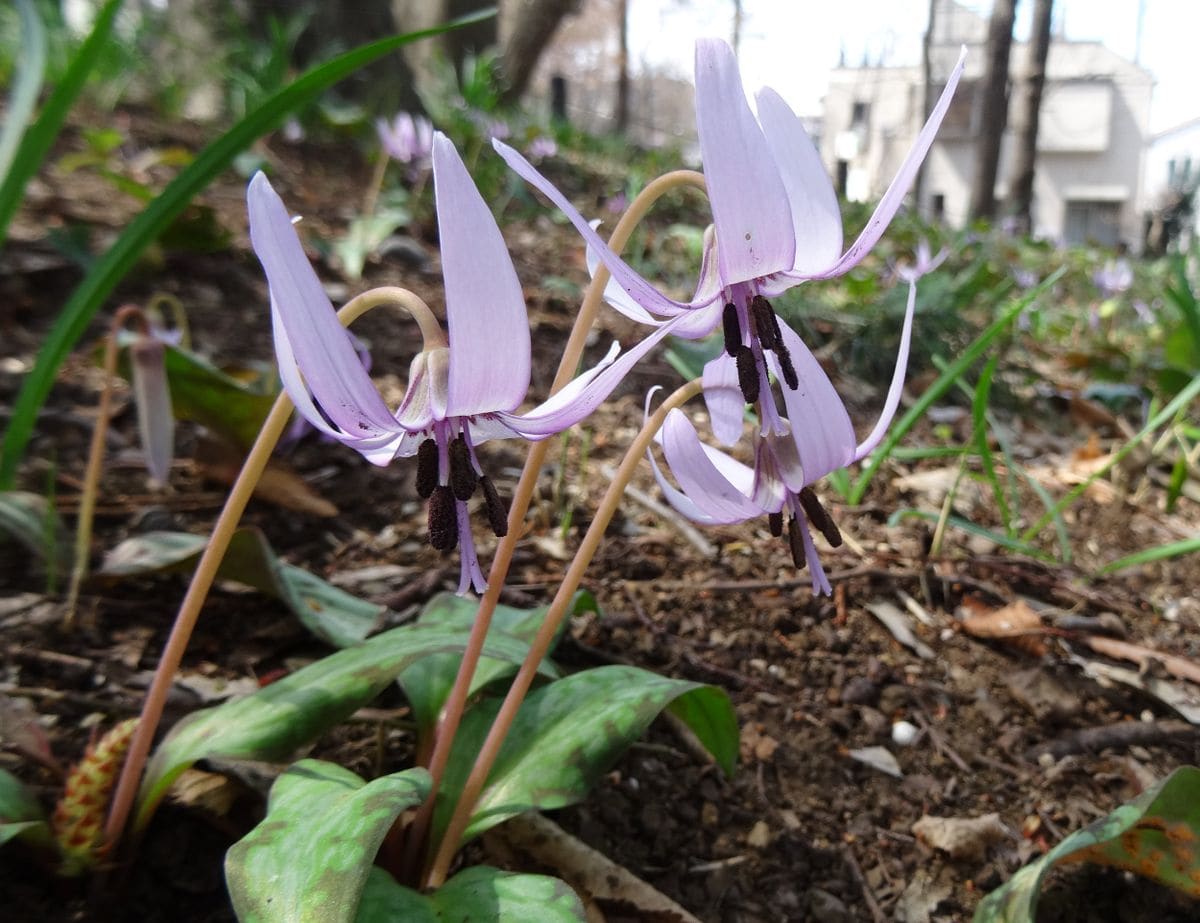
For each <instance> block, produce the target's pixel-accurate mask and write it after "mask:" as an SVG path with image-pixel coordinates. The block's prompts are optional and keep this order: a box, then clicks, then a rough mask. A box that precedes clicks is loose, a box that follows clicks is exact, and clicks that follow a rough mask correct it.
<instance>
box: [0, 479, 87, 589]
mask: <svg viewBox="0 0 1200 923" xmlns="http://www.w3.org/2000/svg"><path fill="white" fill-rule="evenodd" d="M5 538H10V539H13V540H14V541H17V542H19V543H20V544H22V545H24V546H25V548H26V549H28V550H29V551H30V552H31V553H32V554H34V555H36V556H37V557H38V558H41V559H42V560H43V561H45V562H46V565H47V567H49V568H54V569H55V570H56V572H57V573H67V572H69V571H70V569H71V547H70V545H69V544H68V542H67V539H68V538H69V533H68V532H67V531H66V530H65V529H64V528H63V524H62V520H60V519H59V518H58V513H57V512H56V511H55V509H54V507H53V506H51V505H50V503H49V501H47V500H46V498H45V497H43V496H41V495H40V494H35V493H30V492H29V491H25V490H3V491H0V544H3V541H4V539H5Z"/></svg>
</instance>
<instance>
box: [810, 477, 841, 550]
mask: <svg viewBox="0 0 1200 923" xmlns="http://www.w3.org/2000/svg"><path fill="white" fill-rule="evenodd" d="M800 506H802V507H803V508H804V512H805V513H806V514H807V515H808V520H809V522H811V523H812V524H813V526H814V527H815V528H816V530H817V531H818V532H820V533H821V534H822V535H824V536H825V541H827V542H829V545H830V547H832V548H837V547H839V546H840V545H841V544H842V533H841V531H840V530H839V529H838V527H837V524H836V523H835V522H834V521H833V518H832V517H831V516H830V515H829V513H828V511H826V509H825V507H823V506H821V501H820V500H818V499H817V495H816V493H814V492H813V489H812V488H811V487H805V488H804V489H802V490H801V491H800Z"/></svg>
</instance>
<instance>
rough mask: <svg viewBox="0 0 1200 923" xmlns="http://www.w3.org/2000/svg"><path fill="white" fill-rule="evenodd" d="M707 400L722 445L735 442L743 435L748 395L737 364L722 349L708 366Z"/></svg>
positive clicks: (710, 416) (705, 398)
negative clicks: (744, 395)
mask: <svg viewBox="0 0 1200 923" xmlns="http://www.w3.org/2000/svg"><path fill="white" fill-rule="evenodd" d="M703 384H704V403H705V405H706V406H707V407H708V416H709V420H710V425H711V426H712V431H713V435H714V436H716V437H717V441H718V442H719V443H721V445H733V444H734V443H736V442H737V441H738V440H739V439H740V438H741V437H742V424H743V423H744V422H745V413H746V398H745V397H743V396H742V389H741V386H740V385H739V384H738V373H737V363H736V362H735V361H734V360H733V357H732V356H730V355H729V354H728V353H726V352H722V353H721V354H720V355H719V356H717V358H715V359H713V360H712V361H710V362H706V363H705V365H704V379H703Z"/></svg>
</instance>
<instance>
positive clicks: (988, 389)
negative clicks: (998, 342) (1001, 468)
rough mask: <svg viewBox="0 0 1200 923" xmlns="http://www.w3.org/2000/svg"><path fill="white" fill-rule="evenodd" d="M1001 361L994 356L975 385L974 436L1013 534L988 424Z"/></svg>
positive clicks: (1006, 525)
mask: <svg viewBox="0 0 1200 923" xmlns="http://www.w3.org/2000/svg"><path fill="white" fill-rule="evenodd" d="M999 361H1000V357H999V356H998V355H996V356H992V358H991V359H989V360H988V363H987V365H985V366H984V367H983V374H982V375H980V376H979V383H978V384H977V385H976V386H975V394H974V396H973V398H972V400H971V417H972V420H973V422H974V425H975V431H974V433H973V437H974V439H975V448H976V451H977V452H978V453H979V464H980V465H981V466H982V467H983V476H984V477H985V478H986V479H987V482H988V483H989V484H990V485H991V486H992V496H993V497H995V498H996V506H997V508H998V509H999V510H1000V521H1001V522H1003V523H1004V531H1005V532H1007V533H1008V534H1009V535H1012V533H1013V528H1012V512H1011V510H1009V508H1008V498H1007V497H1005V496H1004V487H1003V486H1002V485H1001V484H1000V479H999V478H998V477H997V476H996V463H995V461H993V459H992V449H991V446H990V445H988V433H989V432H990V431H991V427H990V426H989V425H988V422H989V421H988V400H989V398H990V397H991V394H992V378H993V377H994V376H995V374H996V363H998V362H999Z"/></svg>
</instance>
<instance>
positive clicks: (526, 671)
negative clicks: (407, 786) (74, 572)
mask: <svg viewBox="0 0 1200 923" xmlns="http://www.w3.org/2000/svg"><path fill="white" fill-rule="evenodd" d="M701 390H702V385H701V381H700V379H695V380H693V381H690V382H688V383H687V384H686V385H684V386H683V387H681V388H679V389H678V390H677V391H675V393H674V394H672V395H671V396H670V397H669V398H667V399H666V400H665V401H663V403H662V405H661V406H660V407H659V408H658V410H656V411H655V412H654V413H653V414H652V415H651V416H650V418H649V419H648V420H646V422H645V424H643V426H642V429H641V431H640V432H639V433H638V434H637V436H636V437H635V438H634V440H633V442H632V443H631V444H630V446H629V449H628V451H627V452H626V453H625V458H624V459H623V460H622V461H621V467H620V468H618V469H617V473H616V476H615V477H613V480H612V483H611V484H609V486H608V490H607V491H606V492H605V494H604V499H603V500H601V501H600V506H599V507H598V508H597V509H596V515H595V518H594V519H593V520H592V523H591V525H590V526H588V530H587V534H586V535H584V537H583V542H582V543H581V544H580V546H579V550H578V551H577V552H575V557H574V559H573V560H572V561H571V566H570V568H569V569H568V570H567V573H566V576H564V577H563V581H562V583H561V584H559V587H558V592H557V593H555V595H554V601H553V602H552V603H550V608H549V610H548V611H547V612H546V618H545V620H544V621H543V622H542V625H541V627H540V628H539V629H538V633H537V635H536V636H535V637H534V639H533V642H532V643H531V644H530V647H529V653H528V654H527V655H526V657H525V662H524V663H523V664H521V669H520V671H519V672H518V673H517V676H516V678H515V679H514V680H513V684H512V686H511V688H510V689H509V690H508V695H507V696H505V699H504V703H503V704H502V705H501V706H500V711H499V712H498V713H497V714H496V718H495V720H494V721H493V722H492V728H491V730H490V731H488V736H487V739H486V740H485V741H484V743H483V747H482V748H481V749H480V751H479V755H478V756H477V757H476V758H475V766H474V768H473V769H472V770H471V775H470V776H469V777H468V778H467V781H466V784H465V785H464V786H463V790H462V794H461V795H460V796H459V799H458V804H456V805H455V807H454V814H453V815H452V816H451V818H450V823H449V825H448V826H447V827H446V832H445V833H444V834H443V836H442V841H441V844H440V846H439V847H438V851H437V854H436V856H435V857H434V860H433V864H432V866H431V867H430V869H429V872H428V874H427V875H426V876H425V882H424V883H425V886H426V887H433V888H436V887H438V886H440V885H441V884H442V882H444V881H445V880H446V871H447V869H448V868H449V866H450V860H451V859H452V858H453V857H454V853H455V852H456V851H457V850H458V841H459V839H460V838H461V837H462V834H463V831H464V830H465V829H466V827H467V822H468V821H469V820H470V819H471V812H472V810H474V807H475V802H476V801H477V800H478V799H479V793H480V792H481V791H482V790H483V785H484V783H485V782H486V781H487V777H488V773H489V772H491V771H492V765H493V764H494V763H495V762H496V757H497V756H498V755H499V753H500V748H501V746H503V744H504V739H505V737H506V736H507V735H508V731H509V728H510V727H511V726H512V723H513V719H514V718H516V716H517V709H519V708H520V707H521V702H522V701H524V699H525V693H527V692H528V691H529V686H530V684H532V683H533V680H534V677H535V676H536V675H537V670H538V666H539V665H540V664H541V662H542V658H544V657H545V656H546V654H547V652H548V651H549V650H550V645H551V643H553V641H554V636H555V634H556V633H557V632H558V626H559V625H560V624H561V623H562V620H563V618H564V617H565V616H566V614H567V610H568V609H569V608H570V604H571V598H572V597H573V596H574V595H575V591H576V590H577V589H578V588H579V584H580V582H581V581H582V580H583V575H584V573H585V572H586V571H587V567H588V565H589V564H590V563H591V561H592V558H593V557H594V556H595V554H596V551H597V549H599V547H600V542H601V541H602V540H603V538H604V532H605V530H606V529H607V528H608V524H609V522H611V521H612V517H613V514H614V513H615V512H616V511H617V507H618V506H619V505H620V503H621V497H622V495H623V494H624V493H625V486H626V485H627V484H628V483H629V481H630V479H631V478H632V477H633V473H634V471H635V470H636V469H637V466H638V465H639V464H640V463H641V460H642V456H643V455H644V454H645V453H646V450H647V449H648V448H649V447H650V442H651V441H652V440H653V439H654V434H655V433H657V432H658V430H659V428H660V427H661V426H662V423H663V420H664V419H666V416H667V413H668V411H670V410H671V409H672V408H674V407H678V406H679V405H680V404H682V403H683V402H684V401H687V400H689V399H690V398H692V397H695V396H696V395H697V394H699V393H700V392H701Z"/></svg>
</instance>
